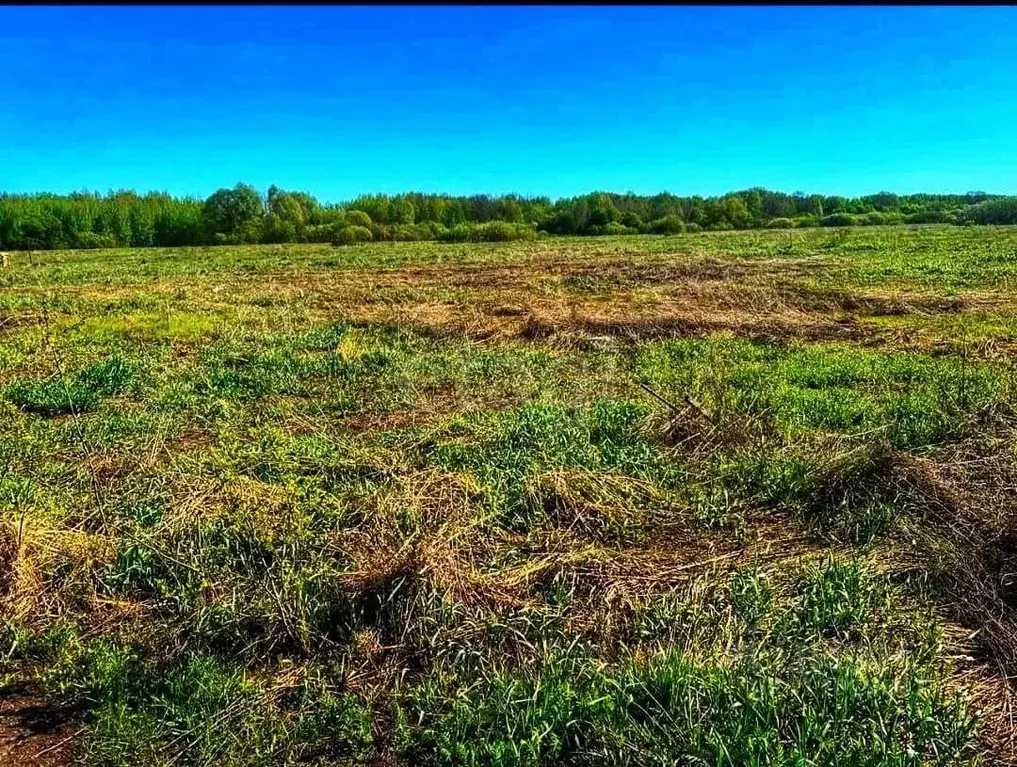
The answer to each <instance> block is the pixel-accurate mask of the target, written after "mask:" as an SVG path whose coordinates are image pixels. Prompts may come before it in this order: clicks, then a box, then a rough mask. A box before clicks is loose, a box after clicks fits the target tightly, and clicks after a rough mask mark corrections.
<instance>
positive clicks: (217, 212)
mask: <svg viewBox="0 0 1017 767" xmlns="http://www.w3.org/2000/svg"><path fill="white" fill-rule="evenodd" d="M264 214H265V205H264V203H262V201H261V196H260V195H259V194H258V192H257V191H256V190H255V189H254V187H252V186H248V185H247V184H237V185H236V186H235V187H233V188H232V189H220V190H218V191H217V192H215V193H213V194H212V196H210V197H209V198H208V199H207V200H205V204H204V206H203V207H202V209H201V218H202V221H203V223H204V224H205V227H206V228H207V230H208V232H209V233H211V234H223V235H226V236H227V237H229V238H231V239H244V238H245V237H246V236H247V235H248V234H249V232H250V231H251V229H252V227H256V226H257V225H258V224H259V223H260V221H261V217H262V216H263V215H264Z"/></svg>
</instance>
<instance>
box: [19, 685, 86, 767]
mask: <svg viewBox="0 0 1017 767" xmlns="http://www.w3.org/2000/svg"><path fill="white" fill-rule="evenodd" d="M81 734H82V727H81V723H80V712H78V711H75V710H73V709H70V708H65V707H59V706H52V705H49V704H47V703H46V702H45V701H44V700H42V699H41V698H39V697H38V696H36V695H34V694H32V692H31V690H29V689H28V688H26V687H24V686H22V685H12V686H9V687H6V688H3V689H0V765H10V767H15V765H17V767H63V765H69V764H72V763H74V760H75V755H76V750H77V745H78V740H79V738H80V736H81Z"/></svg>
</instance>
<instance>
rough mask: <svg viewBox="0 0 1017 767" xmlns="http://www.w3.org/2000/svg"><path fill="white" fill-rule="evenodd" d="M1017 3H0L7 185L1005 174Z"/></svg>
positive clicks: (814, 181) (673, 182)
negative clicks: (161, 5) (52, 5)
mask: <svg viewBox="0 0 1017 767" xmlns="http://www.w3.org/2000/svg"><path fill="white" fill-rule="evenodd" d="M1015 71H1017V8H1010V7H981V8H964V7H924V8H909V7H895V8H892V7H891V8H880V7H854V8H852V7H771V8H763V7H698V8H693V7H628V8H626V7H473V8H469V7H373V8H372V7H366V8H357V7H264V6H262V7H248V8H240V7H223V8H208V7H166V8H157V7H141V8H130V7H110V8H96V7H61V8H30V7H21V8H17V7H2V8H0V84H2V91H0V92H2V99H0V191H9V192H25V191H56V192H69V191H74V190H81V189H89V190H98V191H106V190H108V189H119V188H134V189H138V190H139V191H147V190H150V189H158V190H165V191H169V192H172V193H174V194H191V195H196V196H202V197H203V196H206V195H208V194H209V193H210V192H212V191H214V190H215V189H216V188H219V187H222V186H232V185H233V184H234V183H236V182H237V181H245V182H248V183H252V184H254V185H255V186H256V187H258V188H260V189H262V190H264V189H266V188H267V187H268V186H269V185H271V184H273V183H275V184H278V185H279V186H281V187H283V188H286V189H300V190H306V191H309V192H311V193H313V194H315V195H316V196H318V197H319V198H321V199H323V200H334V201H338V200H343V199H347V198H349V197H352V196H354V195H356V194H358V193H361V192H401V191H410V190H416V191H444V192H451V193H457V194H468V193H474V192H488V193H502V192H510V191H516V192H520V193H523V194H545V195H548V196H551V197H558V196H568V195H573V194H580V193H584V192H588V191H593V190H597V189H607V190H611V191H635V192H638V193H654V192H658V191H661V190H668V191H672V192H675V193H677V194H704V195H710V194H719V193H723V192H726V191H731V190H734V189H740V188H746V187H749V186H755V185H760V186H765V187H768V188H771V189H780V190H784V191H788V192H792V191H796V190H802V191H806V192H823V193H829V194H845V195H855V194H864V193H869V192H875V191H879V190H883V189H887V190H891V191H896V192H911V191H930V192H951V191H953V192H965V191H968V190H976V189H978V190H984V191H989V192H1017V141H1015V138H1017V78H1015V77H1014V72H1015Z"/></svg>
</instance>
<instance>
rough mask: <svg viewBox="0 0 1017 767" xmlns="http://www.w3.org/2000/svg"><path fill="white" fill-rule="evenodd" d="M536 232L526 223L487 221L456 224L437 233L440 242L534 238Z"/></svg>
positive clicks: (507, 240) (501, 240)
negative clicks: (483, 222)
mask: <svg viewBox="0 0 1017 767" xmlns="http://www.w3.org/2000/svg"><path fill="white" fill-rule="evenodd" d="M536 236H537V233H536V231H535V230H534V229H533V227H532V226H529V225H527V224H510V223H508V222H507V221H489V222H487V223H486V224H479V225H477V224H458V225H456V226H454V227H452V228H451V229H448V230H446V231H444V232H441V233H439V235H438V239H439V240H440V241H441V242H509V241H510V240H532V239H536Z"/></svg>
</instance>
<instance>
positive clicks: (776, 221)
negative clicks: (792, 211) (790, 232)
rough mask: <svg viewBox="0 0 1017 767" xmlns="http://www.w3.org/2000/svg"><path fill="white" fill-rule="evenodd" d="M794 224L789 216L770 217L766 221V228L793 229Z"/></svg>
mask: <svg viewBox="0 0 1017 767" xmlns="http://www.w3.org/2000/svg"><path fill="white" fill-rule="evenodd" d="M795 226H796V224H795V222H794V219H791V218H771V219H770V220H769V221H767V222H766V228H767V229H794V228H795Z"/></svg>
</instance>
